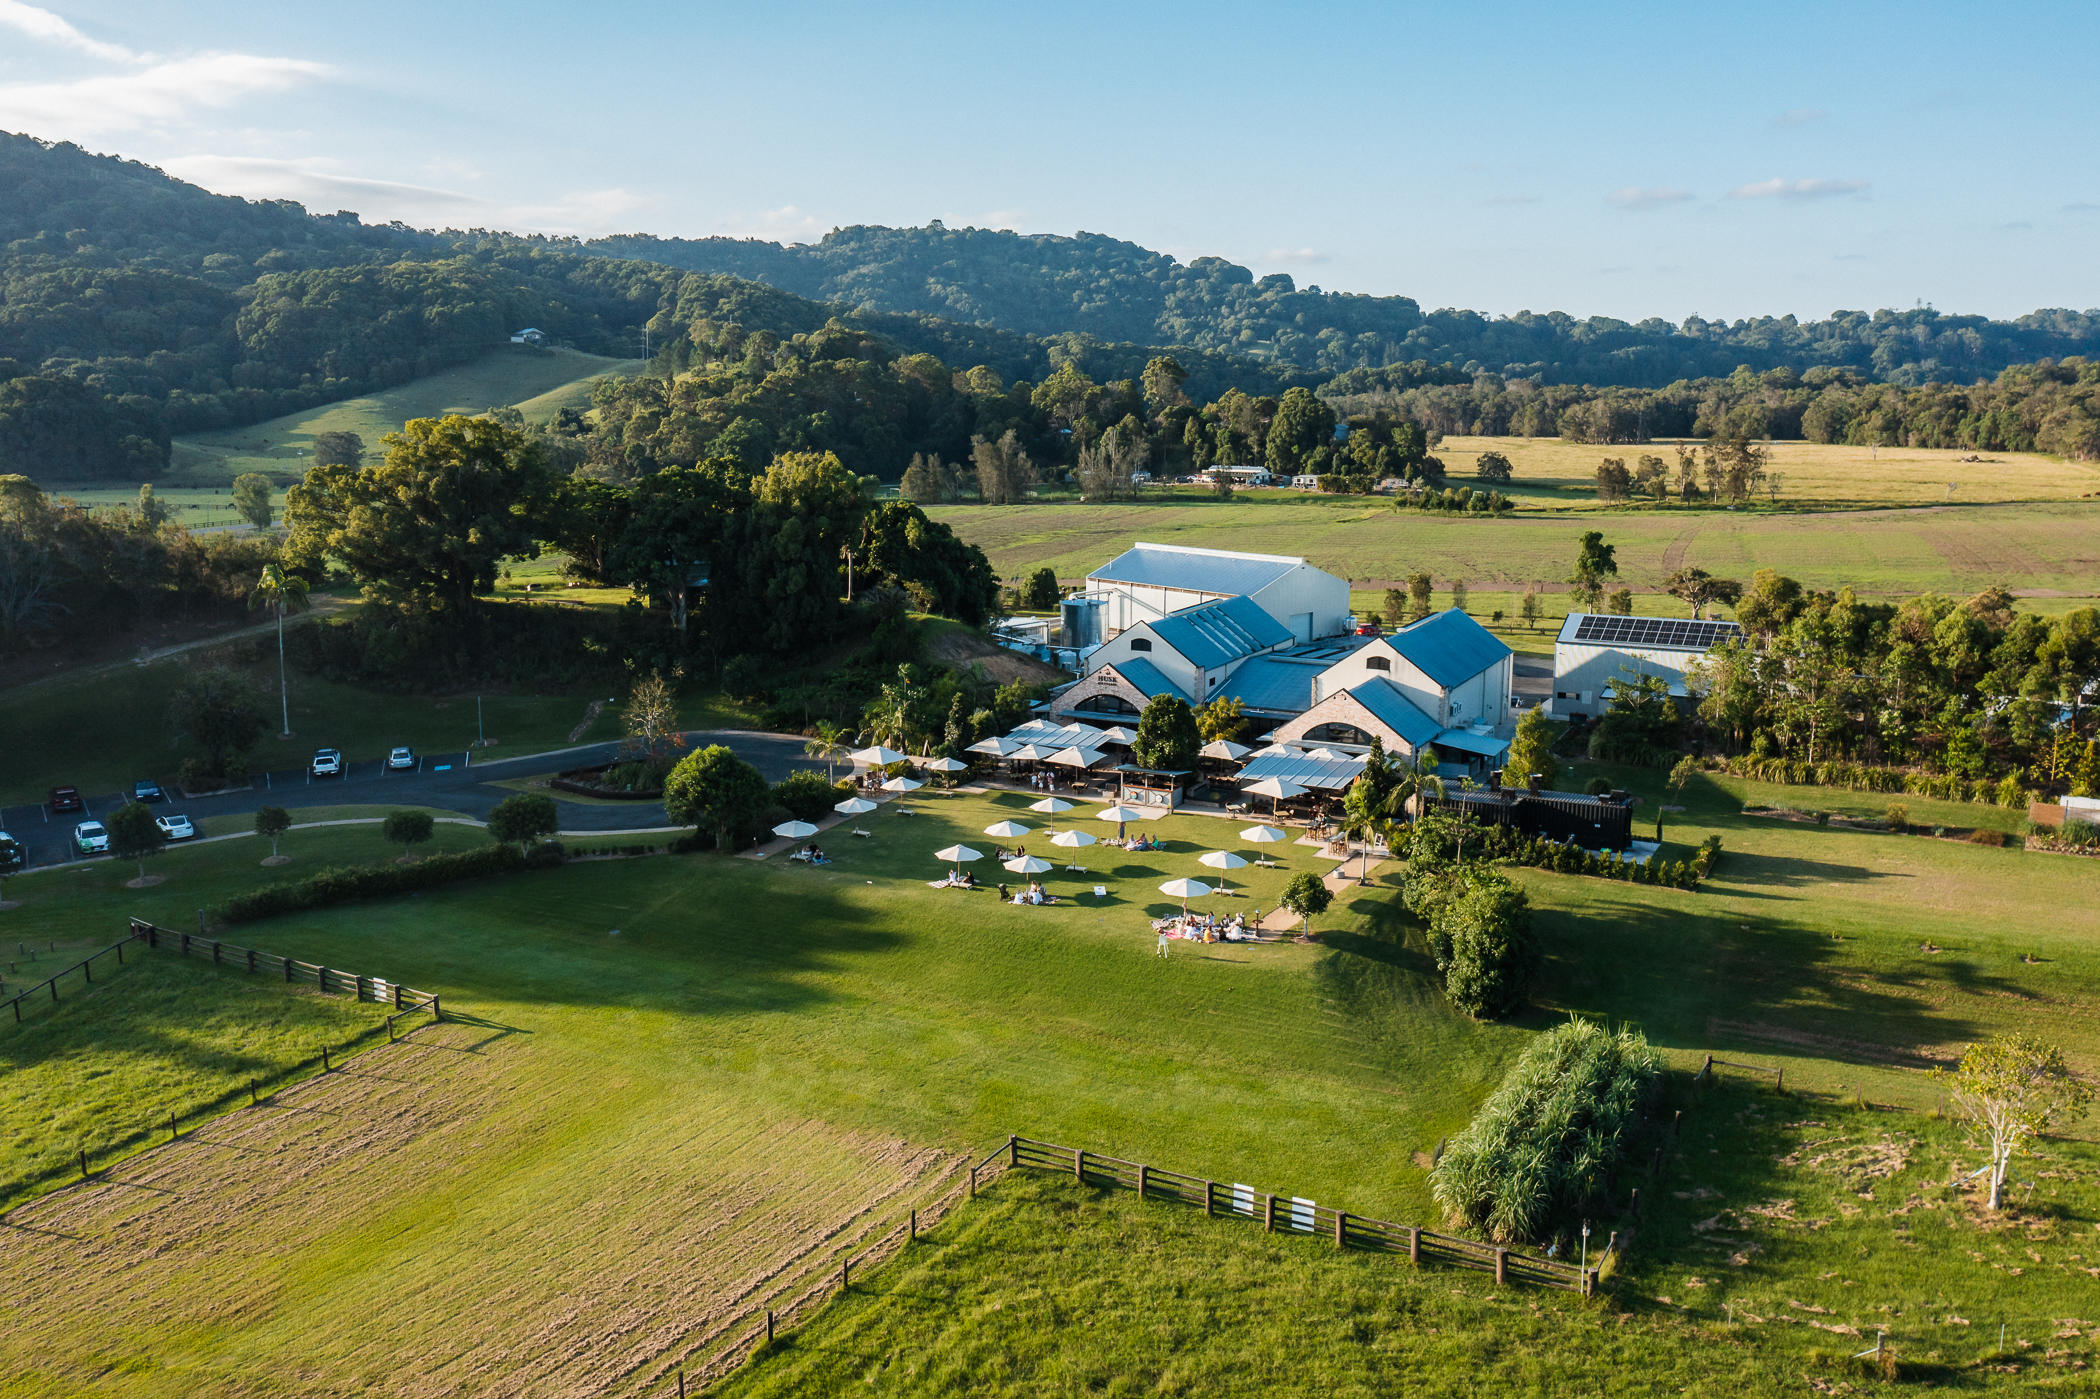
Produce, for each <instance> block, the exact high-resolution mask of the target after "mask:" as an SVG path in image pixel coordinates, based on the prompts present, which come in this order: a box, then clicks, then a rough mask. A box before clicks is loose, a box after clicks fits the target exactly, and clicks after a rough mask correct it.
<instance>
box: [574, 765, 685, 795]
mask: <svg viewBox="0 0 2100 1399" xmlns="http://www.w3.org/2000/svg"><path fill="white" fill-rule="evenodd" d="M639 766H640V764H637V763H600V764H599V765H598V766H596V767H587V768H570V769H569V770H568V771H567V772H558V773H556V774H554V776H552V777H550V778H548V779H547V785H548V786H549V787H551V788H553V789H554V790H555V791H557V792H569V793H572V794H574V795H576V796H579V797H603V798H605V799H606V800H608V801H637V802H654V801H662V800H663V796H664V788H663V781H662V779H660V778H655V779H649V780H646V781H645V782H644V783H643V784H642V785H640V786H632V787H630V786H625V785H622V784H621V783H619V782H618V781H614V780H608V779H609V774H611V773H613V772H615V771H617V770H619V769H620V768H636V767H639Z"/></svg>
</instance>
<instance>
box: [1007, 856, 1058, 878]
mask: <svg viewBox="0 0 2100 1399" xmlns="http://www.w3.org/2000/svg"><path fill="white" fill-rule="evenodd" d="M1006 867H1007V868H1008V869H1010V870H1012V871H1013V872H1014V873H1015V874H1045V873H1047V872H1049V871H1050V870H1052V869H1055V868H1056V866H1054V865H1052V864H1051V863H1050V862H1049V861H1048V860H1045V859H1044V858H1042V856H1040V855H1021V856H1017V857H1016V858H1014V859H1011V860H1008V861H1007V862H1006Z"/></svg>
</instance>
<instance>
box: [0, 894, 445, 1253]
mask: <svg viewBox="0 0 2100 1399" xmlns="http://www.w3.org/2000/svg"><path fill="white" fill-rule="evenodd" d="M140 943H144V944H145V945H146V947H147V948H149V949H150V948H158V949H159V950H161V951H165V952H173V953H176V954H177V955H186V956H191V957H204V958H209V959H210V960H212V961H214V962H216V963H218V964H219V965H220V966H235V967H244V968H246V969H247V970H249V971H252V972H256V973H258V974H263V975H268V976H269V977H271V978H272V979H273V980H275V979H281V980H283V981H287V982H292V983H295V984H306V985H313V986H318V987H320V988H321V990H322V991H323V992H325V993H327V994H330V995H342V996H355V997H356V998H357V999H358V1000H359V1001H364V1002H370V1003H371V1004H374V1005H390V1006H394V1007H396V1009H395V1011H394V1013H393V1014H391V1015H388V1016H386V1017H385V1018H384V1019H383V1020H382V1021H381V1022H380V1023H378V1024H375V1025H372V1026H369V1027H367V1028H366V1029H363V1030H360V1031H358V1032H357V1033H356V1034H354V1035H351V1036H349V1037H348V1038H347V1039H344V1040H342V1041H340V1042H338V1043H335V1044H331V1045H324V1046H322V1047H321V1048H320V1049H319V1050H317V1051H316V1052H315V1053H313V1054H310V1055H307V1056H306V1057H305V1058H303V1059H300V1060H298V1061H297V1062H295V1063H292V1064H286V1065H279V1066H278V1067H276V1068H275V1069H273V1070H271V1071H269V1072H267V1073H265V1074H262V1075H260V1076H256V1077H250V1078H249V1079H247V1080H246V1081H245V1082H243V1083H239V1084H236V1085H234V1086H232V1087H229V1088H227V1089H226V1090H225V1091H224V1092H222V1093H220V1094H219V1095H218V1096H217V1097H215V1098H212V1099H211V1100H210V1101H208V1102H203V1103H196V1104H192V1105H191V1106H190V1107H189V1108H188V1109H187V1110H179V1111H174V1112H170V1113H169V1114H168V1115H167V1116H165V1117H157V1118H155V1119H154V1120H152V1121H150V1122H147V1123H145V1124H143V1125H140V1124H138V1123H137V1122H135V1121H134V1122H131V1123H127V1124H122V1125H120V1126H118V1127H117V1128H116V1129H115V1131H114V1133H113V1134H111V1135H108V1136H103V1137H100V1138H98V1139H97V1142H96V1144H95V1145H94V1146H92V1147H90V1146H89V1145H88V1144H87V1140H86V1138H85V1136H82V1137H79V1138H76V1139H75V1140H74V1141H73V1142H71V1143H69V1144H67V1145H66V1146H65V1147H64V1148H63V1149H62V1150H60V1151H56V1152H46V1153H39V1154H38V1155H39V1156H40V1158H41V1159H42V1160H43V1161H44V1162H45V1164H44V1165H41V1166H38V1167H35V1168H33V1169H31V1170H30V1171H29V1172H28V1173H27V1174H24V1175H22V1176H18V1177H16V1178H15V1179H13V1180H4V1181H0V1214H5V1213H6V1211H7V1210H9V1209H12V1208H13V1207H14V1206H16V1205H18V1204H22V1203H24V1202H26V1201H27V1200H29V1199H32V1198H34V1197H36V1196H38V1195H41V1194H44V1193H45V1192H47V1191H48V1190H51V1189H55V1188H57V1187H58V1186H61V1185H65V1184H67V1183H69V1182H71V1181H75V1180H82V1181H85V1180H88V1179H91V1178H92V1177H93V1175H94V1173H95V1172H96V1171H97V1170H106V1169H108V1168H109V1167H110V1166H113V1165H115V1164H116V1163H117V1162H119V1161H121V1160H124V1159H125V1158H127V1157H130V1156H133V1155H135V1154H137V1153H138V1152H140V1151H144V1150H146V1149H147V1148H149V1147H154V1146H158V1145H161V1144H162V1143H164V1142H171V1141H175V1140H177V1139H178V1138H180V1137H181V1136H182V1134H183V1131H184V1130H185V1124H187V1125H188V1126H189V1127H195V1126H196V1125H197V1124H198V1123H200V1122H201V1121H203V1120H204V1119H207V1118H211V1117H217V1116H220V1115H222V1114H224V1113H226V1112H229V1111H236V1110H238V1109H240V1108H244V1107H253V1106H255V1105H257V1104H259V1103H261V1102H262V1101H263V1100H264V1099H265V1098H267V1097H270V1096H271V1095H273V1094H274V1093H276V1092H277V1091H278V1090H279V1089H281V1088H286V1087H289V1086H290V1085H292V1084H294V1083H299V1082H303V1081H305V1080H306V1079H309V1078H312V1077H314V1076H315V1074H316V1072H317V1071H318V1072H319V1073H322V1074H327V1073H332V1072H334V1071H335V1070H336V1069H338V1068H340V1067H342V1065H343V1063H344V1062H345V1061H346V1060H347V1059H349V1058H350V1057H351V1056H352V1055H354V1054H356V1053H358V1052H360V1051H361V1050H364V1049H367V1048H370V1047H372V1046H373V1045H376V1044H377V1043H379V1036H380V1035H381V1034H384V1035H385V1036H386V1039H387V1042H388V1043H392V1042H393V1041H394V1040H396V1039H399V1038H400V1037H401V1035H402V1034H404V1033H406V1031H405V1030H403V1029H402V1028H401V1024H402V1022H404V1021H408V1020H411V1019H414V1018H415V1017H418V1016H422V1015H426V1014H427V1015H429V1016H430V1022H427V1023H435V1022H436V1021H439V1020H442V1019H444V1010H443V1007H442V1006H441V1005H440V1003H439V1001H438V998H437V997H436V996H435V995H432V994H431V993H429V992H427V991H417V990H415V989H413V988H412V987H407V986H403V985H401V984H400V983H398V982H392V981H386V980H384V979H382V978H380V977H373V976H360V975H358V974H356V973H354V972H346V971H341V970H339V969H337V968H334V967H323V966H319V965H317V964H315V963H311V962H299V961H294V960H293V959H291V958H288V957H280V956H278V955H276V954H275V953H272V952H258V951H256V950H254V949H253V948H247V947H235V946H234V945H233V944H231V943H222V942H218V941H215V940H214V939H211V938H207V937H200V936H198V935H197V934H195V933H177V932H172V931H170V930H169V929H166V928H160V927H156V926H154V925H153V924H151V923H148V922H145V921H144V920H143V919H137V918H134V919H132V920H131V936H130V937H128V938H126V939H125V940H124V941H123V942H118V943H112V944H111V945H110V946H108V947H105V948H103V949H102V950H101V951H100V952H97V953H95V954H94V956H92V957H89V958H87V959H85V960H84V961H81V962H78V963H75V964H74V965H73V966H70V967H68V968H66V969H65V970H64V971H62V972H60V973H58V974H57V975H56V976H53V977H50V978H48V979H47V980H46V981H41V982H38V983H37V984H36V985H35V986H33V987H31V988H30V989H29V990H27V991H25V992H22V993H21V994H20V995H18V996H16V997H15V998H14V1002H13V1004H15V1006H16V1019H18V1020H19V1019H20V1016H21V1012H20V1005H19V1003H20V1002H22V1001H25V1000H29V999H31V998H32V997H41V996H42V995H44V994H45V993H46V991H47V990H48V991H49V994H50V996H51V999H53V1000H57V999H58V994H57V984H58V981H59V978H60V977H65V976H69V975H71V974H72V973H74V972H76V971H78V972H81V973H82V975H83V977H84V978H85V980H84V982H83V985H85V984H88V983H92V982H93V980H94V977H93V968H92V966H91V965H90V964H91V963H93V962H95V961H96V960H98V959H100V958H103V957H111V958H113V959H114V964H116V965H121V964H122V963H123V961H124V949H125V948H126V947H127V946H129V947H131V948H133V949H134V954H136V950H137V945H138V944H140ZM411 1028H414V1027H411Z"/></svg>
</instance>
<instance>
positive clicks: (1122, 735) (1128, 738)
mask: <svg viewBox="0 0 2100 1399" xmlns="http://www.w3.org/2000/svg"><path fill="white" fill-rule="evenodd" d="M1101 741H1102V742H1103V743H1136V742H1137V735H1136V734H1135V733H1133V732H1131V731H1130V730H1129V729H1126V728H1124V727H1123V726H1122V725H1121V724H1112V725H1110V726H1109V727H1108V728H1105V729H1103V730H1102V731H1101Z"/></svg>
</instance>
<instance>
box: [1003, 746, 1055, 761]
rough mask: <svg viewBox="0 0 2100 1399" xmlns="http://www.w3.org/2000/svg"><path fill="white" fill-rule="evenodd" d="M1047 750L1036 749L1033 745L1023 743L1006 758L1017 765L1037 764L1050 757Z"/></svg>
mask: <svg viewBox="0 0 2100 1399" xmlns="http://www.w3.org/2000/svg"><path fill="white" fill-rule="evenodd" d="M1050 753H1051V750H1050V749H1048V748H1038V747H1036V746H1035V745H1034V744H1033V743H1024V744H1022V745H1021V746H1020V747H1019V748H1016V749H1014V750H1013V752H1011V753H1008V754H1007V755H1006V756H1007V757H1009V758H1011V759H1012V760H1013V761H1015V762H1017V763H1039V762H1041V761H1042V760H1043V759H1045V758H1047V757H1049V756H1050Z"/></svg>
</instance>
